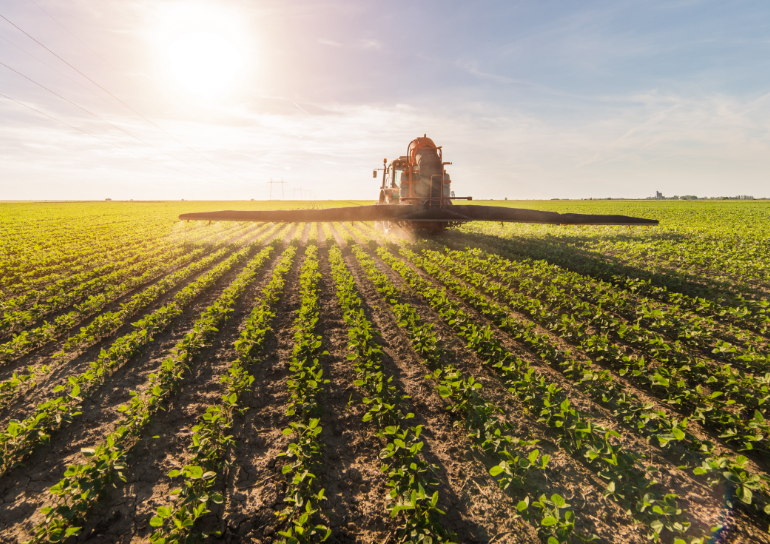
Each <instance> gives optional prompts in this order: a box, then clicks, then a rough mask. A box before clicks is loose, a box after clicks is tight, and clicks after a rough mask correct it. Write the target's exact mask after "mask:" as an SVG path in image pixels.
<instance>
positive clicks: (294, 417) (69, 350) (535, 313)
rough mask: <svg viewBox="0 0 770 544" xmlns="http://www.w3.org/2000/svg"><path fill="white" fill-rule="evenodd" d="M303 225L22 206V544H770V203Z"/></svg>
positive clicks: (10, 412) (15, 359)
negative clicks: (411, 227)
mask: <svg viewBox="0 0 770 544" xmlns="http://www.w3.org/2000/svg"><path fill="white" fill-rule="evenodd" d="M304 204H307V203H302V202H285V203H277V202H267V203H266V202H238V203H235V202H225V203H217V202H173V203H172V202H93V203H55V202H50V203H0V233H1V234H2V236H0V259H1V260H0V262H2V266H1V267H0V315H2V323H1V326H0V418H2V419H1V421H0V426H1V430H0V528H1V529H0V539H1V540H2V541H3V542H19V541H30V542H60V541H67V542H129V541H136V542H155V543H170V542H190V541H194V540H195V539H196V538H199V537H201V538H202V537H204V536H209V540H211V541H225V542H260V543H262V544H272V543H276V542H289V543H293V542H321V541H324V540H325V541H326V542H330V543H333V542H340V543H343V542H345V543H347V542H350V543H352V542H361V543H376V544H388V543H391V544H394V543H397V542H423V543H426V544H427V543H436V542H457V543H461V542H462V543H505V542H532V543H534V542H547V543H549V544H552V543H557V542H583V541H595V542H605V543H610V542H613V543H614V542H620V543H639V544H641V543H644V542H649V541H661V542H667V543H676V544H681V543H688V544H697V543H706V542H720V543H727V542H730V543H739V542H770V534H769V533H768V531H770V450H769V449H768V445H769V444H768V442H770V424H769V423H768V421H767V418H769V417H770V410H768V408H767V406H768V402H767V401H768V400H769V399H770V390H769V389H768V387H769V384H770V351H769V350H768V340H770V302H769V301H768V300H769V299H770V252H769V251H768V247H770V202H763V201H757V202H716V201H709V202H650V201H648V202H643V201H636V202H634V201H580V202H574V201H572V202H570V201H549V202H505V203H502V202H484V204H500V205H511V206H516V207H530V208H536V209H545V210H553V211H559V212H577V213H619V214H627V215H636V216H643V217H652V218H656V219H659V220H660V221H661V225H660V226H659V227H655V228H634V229H631V228H627V227H561V226H540V225H514V224H507V225H500V224H491V223H472V224H468V225H466V226H464V227H462V228H458V229H454V230H451V231H449V232H447V233H445V234H443V235H441V236H437V237H434V238H430V239H415V238H413V237H410V236H409V235H406V234H401V235H395V234H393V233H391V234H390V235H388V236H383V235H382V234H381V233H380V232H378V231H376V230H375V229H374V228H373V225H372V224H365V223H355V224H347V223H345V224H338V223H334V224H318V225H316V224H258V223H214V224H209V223H207V222H190V223H187V222H180V221H178V220H177V219H176V217H177V216H178V214H180V213H184V212H192V211H205V210H215V209H228V208H229V209H265V208H266V207H269V206H270V207H281V206H285V207H301V206H303V205H304ZM313 204H315V205H317V206H333V205H353V204H359V203H356V202H323V203H319V202H315V203H313Z"/></svg>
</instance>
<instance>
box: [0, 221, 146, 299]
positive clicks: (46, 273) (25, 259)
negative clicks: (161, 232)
mask: <svg viewBox="0 0 770 544" xmlns="http://www.w3.org/2000/svg"><path fill="white" fill-rule="evenodd" d="M159 226H160V224H159V223H156V222H152V223H150V224H149V225H147V224H145V225H142V226H141V227H134V228H129V229H125V228H124V227H122V226H118V225H111V226H110V227H109V228H107V229H105V230H104V232H99V229H94V230H88V227H87V226H86V225H83V224H79V225H78V228H72V227H70V228H69V229H68V232H67V234H68V235H69V236H71V237H72V238H71V241H69V240H68V237H67V236H61V235H58V236H57V233H55V232H50V231H48V229H44V230H42V231H38V232H39V233H40V234H41V235H42V236H44V237H45V238H46V244H42V245H41V244H40V243H35V241H34V240H33V238H34V237H33V236H31V235H29V234H27V235H25V236H23V237H22V238H21V240H20V241H19V242H18V243H16V244H15V246H14V249H16V250H17V251H14V249H11V248H8V247H6V248H5V251H3V256H4V260H5V261H6V262H7V267H4V268H3V271H2V275H1V276H0V288H2V289H3V290H4V291H10V292H16V293H18V292H20V291H21V290H23V289H25V288H27V287H31V286H39V285H41V283H47V282H50V281H51V280H55V279H56V278H59V279H60V278H61V277H63V275H64V274H66V273H67V272H69V271H70V270H74V272H75V273H77V272H80V271H82V270H84V269H85V268H87V267H93V266H94V265H98V263H101V262H104V261H105V260H106V258H105V257H106V256H108V255H111V254H112V253H113V252H116V251H117V252H120V251H122V250H123V249H124V248H128V247H132V246H141V245H145V246H146V245H147V238H150V237H154V236H155V233H157V230H158V227H159ZM22 240H23V241H22Z"/></svg>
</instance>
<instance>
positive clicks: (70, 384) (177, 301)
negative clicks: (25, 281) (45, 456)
mask: <svg viewBox="0 0 770 544" xmlns="http://www.w3.org/2000/svg"><path fill="white" fill-rule="evenodd" d="M258 244H259V241H256V242H254V243H252V244H250V245H249V246H248V247H246V248H244V249H243V250H241V251H240V252H238V253H237V254H235V255H233V256H232V257H230V258H228V259H227V260H225V261H223V262H222V263H220V264H219V265H217V266H216V267H214V268H213V269H212V270H210V271H209V272H207V273H206V274H204V275H203V276H201V277H200V278H198V279H197V280H196V281H194V282H192V283H191V284H190V285H188V286H186V287H185V288H184V289H182V290H181V291H180V292H178V293H177V294H176V295H174V297H173V299H172V300H171V302H169V303H168V304H166V305H165V306H163V307H161V308H159V309H157V310H156V311H154V312H153V313H151V314H149V315H147V316H145V317H144V318H142V319H141V320H139V321H138V322H136V323H134V327H135V330H134V331H132V332H130V333H128V334H125V335H123V336H121V337H120V338H118V339H116V340H115V341H114V342H113V343H112V345H111V346H110V347H109V348H107V349H104V350H102V352H101V353H100V354H99V357H98V358H97V359H96V361H94V362H92V363H90V365H89V368H88V369H87V370H86V371H84V372H82V373H81V374H78V375H75V376H70V377H69V378H68V380H67V383H66V384H61V385H58V386H56V388H54V394H55V395H58V394H60V393H63V394H61V395H58V396H55V397H53V398H50V399H48V400H46V401H44V402H41V403H40V404H38V406H37V407H36V409H35V411H34V412H33V414H32V415H30V416H28V417H27V418H25V419H23V420H21V421H19V420H16V419H12V420H11V421H10V422H9V424H8V426H7V428H6V429H5V430H4V431H3V432H2V433H0V473H5V472H7V471H8V470H9V469H10V468H11V467H13V466H14V465H15V464H17V463H19V462H20V461H21V460H23V459H24V458H25V457H27V456H28V455H29V454H30V453H31V452H32V451H33V450H34V449H35V448H36V447H37V446H38V445H39V444H40V443H46V442H47V441H48V439H49V433H50V432H51V431H53V430H55V429H57V428H59V427H61V426H63V425H67V424H69V423H70V422H71V421H72V420H73V418H74V417H76V416H78V415H80V403H81V402H82V401H83V399H84V398H85V397H87V396H88V395H89V394H91V393H92V392H93V391H94V390H95V389H96V388H97V387H99V386H100V385H101V384H102V383H104V381H105V380H106V379H107V378H108V377H109V376H111V375H112V373H113V372H114V371H115V370H117V369H118V368H120V366H122V365H123V364H124V363H126V362H127V361H128V360H129V359H131V357H133V356H134V355H135V354H136V353H138V352H139V350H140V349H141V348H142V347H143V346H145V345H147V344H149V343H150V342H152V340H153V336H154V335H155V334H157V333H158V332H160V331H162V330H163V329H165V328H166V327H167V326H168V325H169V324H170V323H171V322H172V321H173V320H174V318H176V317H177V316H179V315H180V314H181V313H182V311H183V310H184V308H186V307H187V306H189V305H190V304H191V303H192V302H193V300H195V299H196V298H197V297H198V296H199V295H200V294H201V293H202V292H203V291H204V290H206V289H207V288H208V287H210V286H211V285H213V284H214V283H215V282H216V281H217V280H218V279H219V278H221V277H222V276H223V275H224V274H225V273H227V272H228V271H229V270H230V269H231V268H232V267H233V266H234V265H235V264H236V263H237V262H239V261H242V260H243V259H245V258H246V256H247V255H248V254H249V253H250V252H251V251H252V250H253V248H254V247H256V246H257V245H258Z"/></svg>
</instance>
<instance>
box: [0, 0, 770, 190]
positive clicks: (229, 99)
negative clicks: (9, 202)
mask: <svg viewBox="0 0 770 544" xmlns="http://www.w3.org/2000/svg"><path fill="white" fill-rule="evenodd" d="M41 8H42V9H41ZM0 15H3V16H4V17H6V18H7V20H5V19H0V62H2V63H4V64H6V65H7V66H8V67H10V68H12V69H14V70H16V71H17V72H19V73H21V74H23V76H27V77H28V78H30V79H32V80H34V81H35V82H37V83H39V84H41V85H44V86H45V87H47V89H49V90H50V91H53V92H55V93H56V94H58V95H60V96H61V97H63V98H60V97H57V96H55V95H54V94H52V93H51V92H49V91H47V90H44V89H42V88H41V87H40V86H38V85H37V84H35V83H33V82H31V81H29V80H28V79H25V78H24V77H23V76H22V75H19V74H17V73H14V72H13V71H11V70H10V69H9V68H6V67H5V66H0V94H2V95H4V96H5V97H8V98H10V99H14V100H17V101H19V102H21V103H22V104H19V103H17V102H13V101H12V100H9V99H8V98H3V97H0V199H29V198H32V199H59V198H73V199H74V198H76V199H81V198H86V199H87V198H94V199H101V198H105V197H111V198H135V199H143V198H158V199H165V198H168V199H177V198H188V199H201V198H212V199H240V198H257V199H262V198H267V197H268V194H269V193H268V190H269V189H268V186H267V184H266V182H267V181H268V180H270V179H274V180H279V179H283V180H285V181H287V185H286V195H287V197H290V196H292V195H293V191H294V189H297V188H300V187H301V188H303V189H305V190H312V191H313V192H314V193H315V195H316V197H318V198H364V199H365V198H374V196H375V194H376V188H375V186H374V184H373V180H372V179H371V173H370V172H371V169H372V168H374V167H376V166H378V165H379V163H381V161H382V158H384V157H387V158H389V159H390V158H393V157H395V156H397V155H401V154H403V153H404V149H405V148H406V146H407V144H408V142H409V141H410V140H411V139H412V138H414V137H415V136H418V135H422V134H423V133H427V134H428V135H429V136H431V137H432V138H433V139H434V140H435V141H436V142H437V143H438V144H439V145H443V146H444V153H445V156H446V159H447V160H450V161H452V162H453V165H452V166H451V167H449V171H450V173H451V174H452V179H453V181H454V183H453V185H454V187H453V188H454V189H455V191H456V192H457V194H460V195H466V194H472V195H473V196H474V197H477V198H503V197H508V198H511V199H516V198H526V199H528V198H582V197H603V196H614V197H644V196H648V195H650V194H652V193H653V192H654V191H655V190H660V191H662V192H663V193H664V194H667V195H673V194H680V195H681V194H697V195H701V196H718V195H735V194H753V195H755V196H770V4H769V3H767V2H697V1H687V2H476V3H468V2H388V3H383V2H287V1H284V2H259V1H256V2H255V1H249V2H237V1H227V0H219V1H217V2H162V1H152V2H151V1H113V0H100V2H89V1H85V0H76V1H70V2H66V3H62V2H53V1H51V0H34V2H33V1H32V0H12V1H11V0H0ZM9 21H10V22H9ZM11 23H13V24H15V25H16V26H18V27H19V28H20V29H23V30H24V31H26V32H27V33H28V34H29V35H30V36H32V37H34V38H35V39H37V40H38V41H39V42H40V43H41V44H43V45H44V46H45V47H47V48H48V49H50V50H51V51H53V52H54V53H56V54H57V55H59V56H60V57H62V59H64V60H66V61H67V62H68V63H69V64H71V65H72V66H73V67H74V68H76V69H77V70H79V71H80V72H82V73H83V74H85V75H86V76H88V77H89V78H90V79H91V80H93V82H95V83H97V84H98V85H99V86H101V87H103V88H104V89H106V90H107V91H109V92H110V93H112V95H114V97H113V96H110V95H108V94H107V93H105V92H104V90H102V89H100V88H99V87H97V86H96V85H95V84H94V83H93V82H91V81H89V80H88V79H85V78H84V77H83V76H82V75H81V74H79V73H78V72H76V71H75V70H73V68H72V67H70V66H68V65H67V64H65V63H64V62H62V61H61V60H60V59H58V58H56V57H55V56H54V55H52V54H51V53H50V52H49V51H47V50H46V49H44V48H43V47H41V45H39V44H37V43H36V42H34V41H33V40H32V39H30V38H29V37H28V36H26V35H25V34H23V33H22V32H21V31H20V30H19V29H17V28H15V27H14V26H12V24H11ZM199 36H204V38H203V39H205V40H211V39H213V40H214V42H211V43H214V44H215V45H216V47H213V48H211V47H204V48H203V49H201V50H203V51H210V50H213V51H214V52H215V53H212V56H211V58H208V59H207V60H206V61H205V62H203V61H200V60H199V59H198V60H196V59H197V57H196V56H195V53H194V51H193V48H194V47H196V43H198V42H196V41H195V40H198V37H199ZM212 37H213V38H212ZM220 42H221V43H222V44H224V45H222V47H221V48H219V45H217V44H219V43H220ZM202 43H204V45H205V44H208V43H209V42H202ZM172 51H176V52H179V51H181V53H175V54H172V53H170V52H172ZM186 51H187V52H188V53H187V54H186V53H185V52H186ZM174 55H176V56H174ZM216 55H219V56H220V57H219V58H217V56H216ZM232 59H237V60H236V61H232ZM230 61H232V66H233V68H232V70H231V71H229V72H227V77H220V75H221V74H222V73H223V72H222V71H221V70H223V69H224V68H222V67H223V66H230V64H229V63H230ZM182 64H184V66H185V67H186V68H185V70H187V72H183V71H181V69H180V66H181V65H182ZM191 66H192V67H193V68H190V67H191ZM191 69H192V70H194V73H190V70H191ZM180 74H181V75H180ZM212 81H216V82H217V83H220V82H221V83H222V85H221V87H222V88H221V89H218V90H217V91H212V92H209V93H202V92H201V89H202V88H204V87H206V86H207V85H208V84H209V83H211V82H212ZM64 99H66V100H68V101H69V102H67V101H65V100H64ZM117 99H119V100H120V101H122V102H123V103H124V104H125V105H124V104H121V103H120V102H118V100H117ZM73 103H74V104H75V105H73ZM126 105H127V106H128V107H127V106H126ZM129 107H130V109H129ZM29 108H34V109H36V110H38V111H37V112H35V111H32V110H31V109H29ZM84 110H87V111H84ZM132 110H134V111H132ZM87 112H90V113H87ZM135 112H139V113H140V114H141V115H142V116H144V118H142V117H140V116H139V115H137V114H136V113H135ZM91 114H94V115H91ZM46 115H48V116H49V117H46ZM96 116H98V117H99V118H101V119H103V120H100V119H98V118H97V117H96ZM50 117H53V118H55V119H56V120H57V121H55V120H52V119H51V118H50ZM148 120H149V121H148ZM58 121H63V122H65V123H67V124H69V125H71V126H72V127H75V128H71V127H69V126H66V125H64V124H62V123H60V122H58ZM105 121H107V122H108V123H110V124H107V122H105ZM158 127H160V129H162V130H159V128H158ZM77 129H80V130H83V131H86V132H88V133H89V134H90V135H86V134H83V133H82V132H79V131H78V130H77ZM97 138H98V139H97Z"/></svg>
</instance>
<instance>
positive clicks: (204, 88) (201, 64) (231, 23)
mask: <svg viewBox="0 0 770 544" xmlns="http://www.w3.org/2000/svg"><path fill="white" fill-rule="evenodd" d="M159 30H160V32H159V35H160V36H162V45H161V46H162V47H163V49H164V53H165V55H164V59H165V68H164V71H165V72H166V74H167V75H168V76H170V79H171V81H172V82H173V84H174V85H175V86H176V87H177V88H179V89H182V90H183V91H185V92H189V93H192V94H196V95H202V96H206V97H210V96H213V95H217V94H219V93H221V92H223V91H225V90H226V89H228V88H229V87H231V86H232V85H233V84H234V82H235V80H236V79H237V78H238V75H239V74H240V73H241V72H242V70H243V67H244V45H243V42H244V40H243V38H242V32H241V28H240V24H239V22H238V20H237V17H236V16H235V15H234V14H233V13H230V12H228V11H225V10H221V9H219V8H216V7H213V6H211V5H207V4H192V5H190V4H172V5H169V6H167V7H166V9H164V10H163V11H162V13H161V19H160V29H159Z"/></svg>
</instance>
